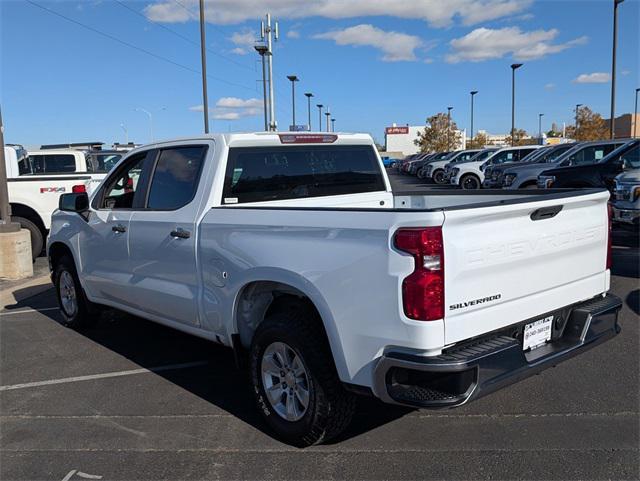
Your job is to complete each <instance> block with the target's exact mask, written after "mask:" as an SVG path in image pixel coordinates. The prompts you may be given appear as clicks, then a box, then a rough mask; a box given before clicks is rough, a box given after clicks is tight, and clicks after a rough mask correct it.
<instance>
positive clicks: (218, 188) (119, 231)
mask: <svg viewBox="0 0 640 481" xmlns="http://www.w3.org/2000/svg"><path fill="white" fill-rule="evenodd" d="M608 197H609V194H608V193H607V192H606V191H605V190H604V189H590V190H563V191H557V190H545V191H542V192H539V191H531V190H524V191H510V192H504V193H496V192H495V191H486V192H482V191H475V192H463V191H452V190H437V191H434V192H428V191H427V192H425V191H422V192H416V193H413V194H402V195H394V193H393V192H392V190H391V186H390V184H389V180H388V178H387V177H386V175H385V169H384V168H383V165H382V162H381V160H380V157H379V156H378V154H377V152H376V149H375V146H374V143H373V141H372V139H371V138H370V137H369V136H368V135H363V134H323V133H304V134H286V133H279V134H278V133H255V134H224V135H209V136H203V137H198V138H192V139H183V140H176V141H170V142H162V143H156V144H151V145H147V146H144V147H143V148H139V149H136V150H133V151H132V152H130V153H129V154H128V155H127V156H126V157H125V158H124V159H123V160H122V161H121V162H120V163H119V164H118V165H117V166H116V167H115V168H114V170H113V171H112V172H111V173H110V174H109V176H108V177H107V178H106V179H105V180H104V181H103V182H102V184H101V185H100V186H99V188H98V189H97V190H96V191H95V192H94V193H93V195H91V196H90V197H89V196H88V195H87V194H86V193H77V194H73V193H72V194H63V195H62V196H61V198H60V209H59V210H58V211H56V212H55V213H54V215H53V223H52V226H51V234H50V236H49V240H48V256H49V262H50V266H51V271H52V279H53V282H54V284H55V287H56V291H57V296H58V299H59V304H60V309H61V315H62V318H63V319H64V320H63V322H64V323H65V324H66V325H68V326H70V327H81V326H86V325H87V324H89V323H91V322H92V321H95V320H96V317H97V315H96V312H97V310H96V309H97V308H99V307H102V306H109V307H114V308H118V309H121V310H124V311H127V312H129V313H131V314H134V315H138V316H141V317H143V318H146V319H150V320H152V321H155V322H158V323H161V324H164V325H167V326H171V327H173V328H175V329H178V330H181V331H184V332H187V333H191V334H193V335H196V336H200V337H203V338H206V339H209V340H211V341H213V342H216V343H219V344H223V345H225V346H230V347H232V348H233V349H234V350H235V353H236V355H237V359H247V360H248V364H249V369H250V372H251V379H252V382H253V391H254V393H255V398H256V402H257V405H258V408H259V410H260V412H261V413H262V414H263V416H264V417H265V419H266V421H267V423H268V424H269V425H270V426H271V428H272V429H273V430H274V431H275V433H277V435H278V436H279V437H280V438H282V439H284V440H285V441H287V442H289V443H292V444H294V445H298V446H306V445H310V444H314V443H320V442H323V441H326V440H328V439H330V438H331V437H333V436H336V435H337V434H338V433H340V432H341V431H342V430H343V429H345V428H346V426H347V425H348V423H349V420H350V418H351V416H352V413H353V411H354V407H355V403H354V394H368V395H373V396H376V397H377V398H379V399H381V400H383V401H385V402H388V403H395V404H401V405H406V406H413V407H424V408H441V407H455V406H459V405H462V404H465V403H467V402H469V401H470V400H472V399H475V398H478V397H480V396H482V395H485V394H487V393H490V392H492V391H495V390H496V389H500V388H502V387H504V386H506V385H508V384H510V383H513V382H515V381H517V380H520V379H522V378H524V377H527V376H530V375H532V374H534V373H537V372H539V371H541V370H543V369H545V368H547V367H550V366H553V365H556V364H557V363H559V362H561V361H563V360H565V359H567V358H569V357H572V356H574V355H577V354H580V353H582V352H584V351H586V350H587V349H589V348H591V347H593V346H595V345H597V344H599V343H600V342H602V341H605V340H607V339H609V338H611V337H613V336H615V335H616V334H617V333H618V332H619V327H618V324H617V314H618V310H619V309H620V306H621V302H620V300H619V299H618V298H616V297H615V296H613V295H610V294H607V291H608V290H609V283H610V272H609V262H610V255H609V253H610V250H609V248H608V242H609V225H610V223H609V218H608V213H607V199H608ZM583 394H584V393H575V395H576V396H580V395H583Z"/></svg>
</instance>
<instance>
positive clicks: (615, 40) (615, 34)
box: [609, 0, 624, 139]
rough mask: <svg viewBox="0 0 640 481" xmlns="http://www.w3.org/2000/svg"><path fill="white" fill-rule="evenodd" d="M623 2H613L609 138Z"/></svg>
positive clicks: (612, 132)
mask: <svg viewBox="0 0 640 481" xmlns="http://www.w3.org/2000/svg"><path fill="white" fill-rule="evenodd" d="M622 2H624V0H613V52H612V55H611V120H610V121H609V130H610V137H611V138H612V139H613V138H614V137H615V127H616V49H617V46H618V5H619V4H621V3H622Z"/></svg>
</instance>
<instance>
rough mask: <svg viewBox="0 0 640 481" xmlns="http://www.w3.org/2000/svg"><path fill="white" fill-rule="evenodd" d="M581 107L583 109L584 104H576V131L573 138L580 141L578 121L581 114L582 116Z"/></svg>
mask: <svg viewBox="0 0 640 481" xmlns="http://www.w3.org/2000/svg"><path fill="white" fill-rule="evenodd" d="M580 107H582V104H576V129H575V133H574V134H573V136H574V137H575V140H578V120H579V114H580Z"/></svg>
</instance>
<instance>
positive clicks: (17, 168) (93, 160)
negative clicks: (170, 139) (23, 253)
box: [5, 145, 124, 259]
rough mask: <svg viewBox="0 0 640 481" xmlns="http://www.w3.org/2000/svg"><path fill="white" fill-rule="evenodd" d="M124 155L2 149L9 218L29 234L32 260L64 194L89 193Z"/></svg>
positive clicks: (40, 249) (76, 151)
mask: <svg viewBox="0 0 640 481" xmlns="http://www.w3.org/2000/svg"><path fill="white" fill-rule="evenodd" d="M123 155H124V152H106V151H105V152H99V151H97V152H91V153H89V152H82V151H79V150H74V149H47V150H31V151H29V152H27V151H26V150H24V148H22V146H20V145H10V146H7V147H5V164H6V168H7V183H8V191H9V203H10V204H11V211H12V219H13V220H14V221H15V222H18V223H19V224H20V225H21V227H22V228H23V229H27V230H28V231H29V232H30V234H31V251H32V254H33V257H34V259H35V258H36V257H37V256H38V255H39V254H40V253H41V252H42V249H43V248H44V243H45V239H46V237H47V232H48V231H49V227H50V225H51V214H52V213H53V211H54V210H55V209H56V208H57V207H58V198H59V196H60V194H62V193H65V192H76V191H81V190H83V189H84V190H86V191H87V192H91V190H92V189H93V188H94V187H97V185H98V184H99V183H100V182H101V181H102V179H104V177H105V176H106V175H107V171H108V170H109V168H110V167H112V165H113V164H115V163H116V162H117V161H118V160H120V158H122V156H123Z"/></svg>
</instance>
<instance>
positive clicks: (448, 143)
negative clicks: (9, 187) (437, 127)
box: [447, 107, 453, 150]
mask: <svg viewBox="0 0 640 481" xmlns="http://www.w3.org/2000/svg"><path fill="white" fill-rule="evenodd" d="M452 110H453V107H447V147H448V150H452V147H451V111H452Z"/></svg>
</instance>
